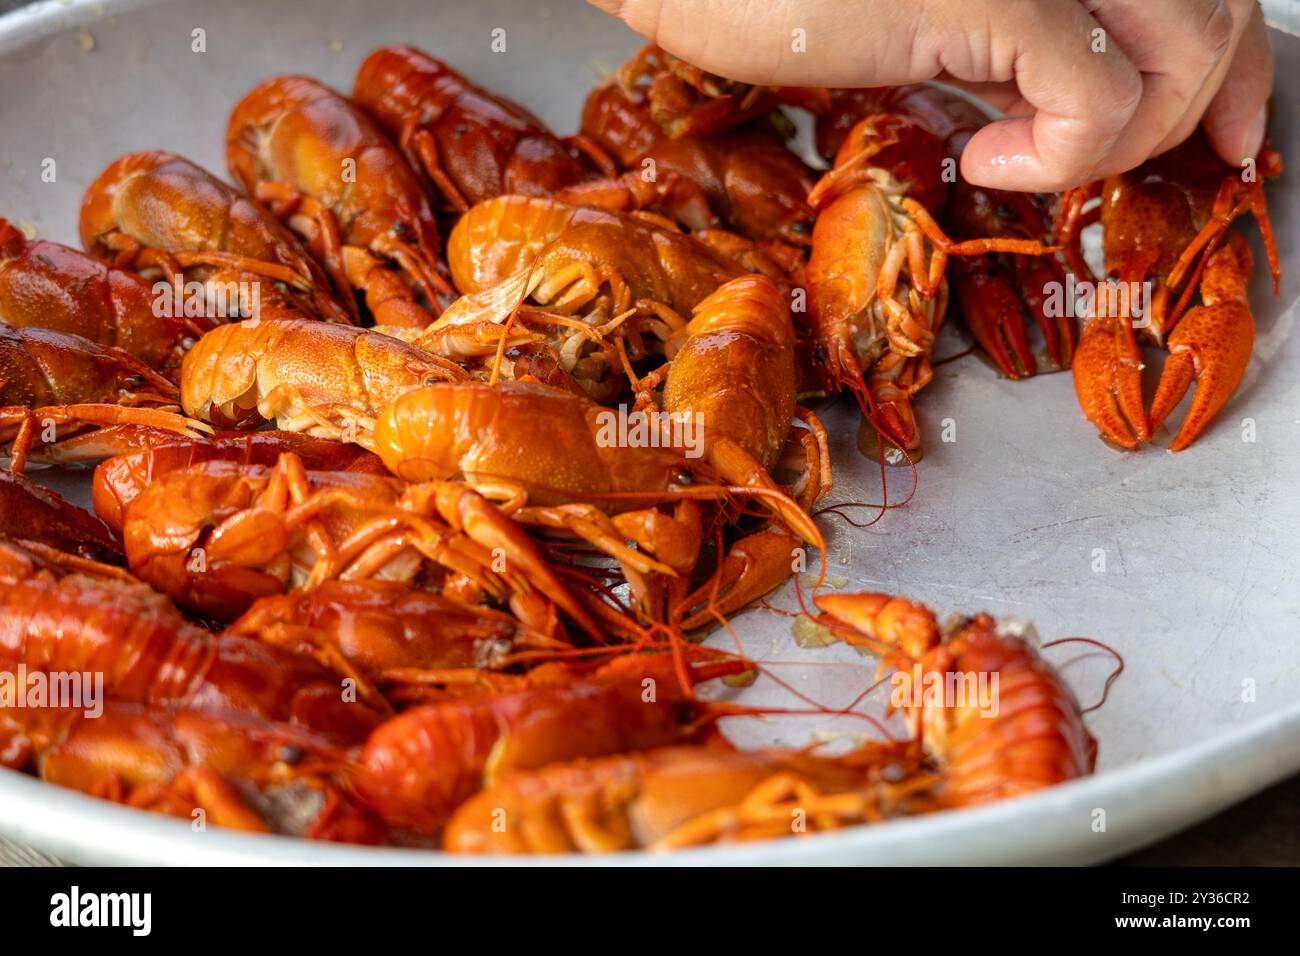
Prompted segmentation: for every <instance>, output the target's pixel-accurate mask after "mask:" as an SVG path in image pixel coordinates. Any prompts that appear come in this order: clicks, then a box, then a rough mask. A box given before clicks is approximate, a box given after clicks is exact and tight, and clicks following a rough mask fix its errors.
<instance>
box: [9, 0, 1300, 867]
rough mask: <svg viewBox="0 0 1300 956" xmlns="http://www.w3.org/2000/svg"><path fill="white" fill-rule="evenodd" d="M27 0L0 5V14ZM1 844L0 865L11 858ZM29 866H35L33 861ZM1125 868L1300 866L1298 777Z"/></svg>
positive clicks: (1149, 851) (1150, 851)
mask: <svg viewBox="0 0 1300 956" xmlns="http://www.w3.org/2000/svg"><path fill="white" fill-rule="evenodd" d="M28 2H29V0H0V14H3V13H6V12H8V11H10V10H14V9H17V8H18V7H21V6H26V4H27V3H28ZM16 856H17V854H15V853H13V851H12V850H11V849H10V845H8V844H5V843H4V842H3V841H0V864H3V863H6V862H9V861H10V860H13V859H15V857H16ZM29 862H36V860H35V859H33V860H30V861H29ZM1118 862H1119V863H1120V864H1122V865H1124V864H1127V865H1138V866H1141V865H1160V866H1182V865H1186V866H1252V865H1253V866H1295V865H1298V864H1300V776H1296V777H1292V778H1291V779H1290V780H1287V781H1285V782H1284V783H1281V784H1278V785H1277V786H1275V787H1273V788H1271V789H1269V790H1265V791H1264V792H1263V793H1261V794H1259V795H1258V796H1256V797H1253V798H1251V799H1250V800H1247V801H1246V802H1245V803H1241V804H1238V805H1237V806H1235V807H1233V808H1232V809H1230V810H1226V811H1224V812H1223V813H1221V814H1219V815H1218V816H1217V817H1213V818H1211V819H1210V820H1208V821H1206V822H1205V823H1203V824H1201V825H1200V826H1197V827H1193V828H1192V829H1190V830H1187V831H1184V832H1183V833H1180V834H1178V835H1177V836H1175V837H1171V838H1170V839H1168V840H1165V841H1164V842H1162V843H1157V844H1156V845H1155V846H1153V847H1151V848H1150V849H1147V850H1143V851H1141V852H1139V853H1135V854H1133V855H1131V856H1127V857H1124V858H1122V859H1121V860H1119V861H1118Z"/></svg>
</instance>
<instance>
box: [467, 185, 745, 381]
mask: <svg viewBox="0 0 1300 956" xmlns="http://www.w3.org/2000/svg"><path fill="white" fill-rule="evenodd" d="M447 259H448V263H449V264H450V267H451V273H452V278H453V280H454V281H455V283H456V287H457V288H459V289H460V290H461V291H462V292H464V293H482V292H484V291H485V290H490V289H494V288H500V287H511V288H513V286H516V285H518V284H519V283H520V282H525V283H526V284H527V288H526V292H527V295H528V298H529V299H530V300H531V301H532V302H535V303H537V304H538V305H539V306H541V307H542V308H543V309H545V310H546V312H547V313H550V315H542V316H540V317H539V319H538V321H539V322H541V323H544V324H549V325H552V326H554V329H555V331H554V333H553V334H552V335H551V336H550V339H551V343H552V345H553V347H554V349H555V351H556V353H557V354H558V355H559V358H560V363H561V366H562V367H563V368H564V370H565V371H567V372H570V373H571V374H572V375H573V376H574V377H575V378H576V379H577V381H578V382H579V383H580V384H581V385H582V386H583V387H584V388H585V389H586V390H587V392H588V394H589V395H591V396H592V397H594V398H597V399H599V400H604V399H606V398H609V397H612V395H613V393H614V391H615V389H616V388H617V386H618V382H617V376H618V375H619V373H620V372H622V371H623V370H624V362H623V358H624V356H626V358H627V359H628V360H629V361H636V360H638V359H640V358H643V357H644V356H645V355H647V354H649V353H651V352H652V351H655V350H657V346H655V345H654V343H656V342H662V341H663V340H664V339H666V338H668V337H669V336H670V335H672V334H673V332H675V331H676V330H678V329H680V328H682V327H683V326H684V325H685V324H686V320H685V319H684V318H682V316H683V314H685V313H686V312H689V311H690V310H691V309H693V308H694V307H695V306H696V305H697V304H699V302H701V301H702V300H703V299H704V298H705V296H707V295H709V294H710V293H711V292H712V291H713V290H714V289H716V288H717V287H718V286H719V285H721V284H722V283H723V282H725V281H727V280H728V279H731V278H734V277H736V276H737V275H740V274H741V273H742V271H743V270H742V269H741V268H740V266H738V265H737V264H735V263H733V262H731V261H729V260H727V259H726V258H724V257H723V256H721V255H719V254H718V253H716V252H715V251H713V250H712V249H710V248H708V247H707V246H705V245H704V244H703V243H701V242H698V241H697V240H695V239H693V238H691V237H690V236H687V235H685V234H683V233H681V232H679V231H678V230H676V229H675V228H672V227H669V226H667V225H665V224H661V223H658V222H653V221H649V220H647V219H644V218H640V217H634V216H628V215H623V214H620V213H616V212H611V211H609V210H606V209H598V208H595V207H590V206H573V205H570V204H568V203H562V202H559V201H557V200H554V199H546V198H539V197H527V196H500V197H498V198H496V199H491V200H488V201H487V202H483V203H479V204H478V205H477V206H475V207H474V208H473V209H471V210H470V211H469V212H467V213H466V214H465V215H464V216H462V217H461V218H460V221H459V222H457V223H456V227H455V228H454V229H453V230H452V233H451V238H450V239H449V240H448V242H447ZM647 338H649V339H650V340H651V342H650V343H647V342H646V339H647Z"/></svg>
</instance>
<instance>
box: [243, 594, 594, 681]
mask: <svg viewBox="0 0 1300 956" xmlns="http://www.w3.org/2000/svg"><path fill="white" fill-rule="evenodd" d="M453 592H454V588H450V589H446V590H444V593H442V594H435V593H433V592H431V591H426V590H423V589H420V588H412V587H410V586H409V585H407V584H403V583H400V582H396V581H380V580H373V579H372V580H358V581H324V582H322V583H321V584H319V585H317V586H316V587H313V588H308V589H305V590H297V591H291V592H289V593H288V594H276V595H271V596H268V597H264V598H259V599H258V600H257V601H255V602H254V603H253V605H252V606H251V607H250V608H249V609H248V610H247V611H246V612H245V613H244V614H243V616H242V617H240V618H239V619H238V620H237V621H235V622H234V623H233V624H231V625H230V627H229V628H227V629H226V633H228V634H241V635H243V636H245V637H250V638H257V639H258V640H261V641H266V642H269V643H272V644H277V645H279V646H281V647H284V648H286V649H288V650H292V651H294V652H295V653H298V654H304V655H306V656H308V657H314V658H317V659H318V660H321V661H322V662H323V663H326V664H327V665H328V666H330V667H331V668H332V669H334V670H338V671H343V670H345V669H349V668H350V669H352V670H355V671H356V674H357V680H358V683H360V682H362V681H367V682H370V683H372V684H376V685H381V686H382V687H383V688H384V694H385V696H387V697H388V698H389V699H390V700H393V701H394V702H397V701H406V700H420V699H422V698H425V697H428V696H435V697H436V696H440V695H442V694H445V693H446V692H447V691H446V689H447V688H448V687H452V688H454V687H457V686H466V685H473V684H475V682H476V681H478V680H480V679H482V678H483V677H484V675H485V674H488V675H491V674H492V673H493V672H495V671H497V670H500V669H503V668H505V667H508V666H510V665H512V664H513V663H515V662H516V661H517V660H519V659H527V655H532V654H541V655H544V654H545V653H547V652H550V651H555V650H557V649H563V648H567V647H571V645H570V644H568V642H566V641H563V640H558V639H556V638H554V637H551V636H548V634H546V633H542V632H540V631H537V630H536V629H534V628H531V627H529V626H528V625H526V624H524V623H523V622H521V621H520V620H519V619H518V618H516V617H514V616H512V615H510V614H507V613H505V612H503V611H497V610H493V609H492V608H489V607H485V606H483V605H481V604H471V603H466V602H465V601H459V600H456V599H455V598H454V597H451V596H450V594H451V593H453ZM466 597H467V598H470V599H473V598H474V597H475V594H474V593H473V589H470V593H468V594H467V595H466Z"/></svg>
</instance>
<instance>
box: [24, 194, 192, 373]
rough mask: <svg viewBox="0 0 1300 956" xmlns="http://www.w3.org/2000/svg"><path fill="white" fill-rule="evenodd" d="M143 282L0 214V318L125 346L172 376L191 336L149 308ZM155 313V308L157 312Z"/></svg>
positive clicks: (180, 320) (180, 322)
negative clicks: (31, 236) (32, 236)
mask: <svg viewBox="0 0 1300 956" xmlns="http://www.w3.org/2000/svg"><path fill="white" fill-rule="evenodd" d="M154 301H155V296H154V292H153V289H152V287H151V286H150V284H149V283H148V282H146V281H145V280H144V279H142V278H140V277H139V276H137V275H135V274H134V273H131V272H128V271H126V270H124V269H117V268H114V267H111V266H106V265H104V264H103V263H102V262H100V261H99V260H97V259H94V258H92V257H90V256H88V255H86V254H85V253H83V252H78V251H77V250H76V249H70V248H68V247H67V246H61V245H59V244H58V243H57V242H42V241H38V240H32V241H28V240H27V238H26V237H25V236H24V235H23V234H22V233H21V232H19V231H18V229H16V228H15V227H14V226H13V225H11V224H10V223H9V222H7V221H6V220H4V219H0V322H3V323H4V324H5V325H12V326H18V327H24V328H41V329H50V330H52V331H55V332H66V333H69V334H72V335H78V336H81V337H82V338H84V339H89V340H90V341H92V342H94V343H95V344H97V345H111V346H116V347H117V348H120V349H122V350H123V351H126V352H130V353H131V354H132V355H134V356H135V357H136V358H138V359H139V360H140V361H141V362H143V363H144V364H145V365H148V366H149V367H150V368H156V369H158V370H159V371H161V372H162V373H163V375H164V376H166V377H167V378H169V379H174V378H175V377H176V374H177V372H178V370H179V368H180V363H181V356H182V355H184V354H185V349H186V348H187V346H188V345H189V343H190V342H192V341H193V339H194V337H195V335H194V332H193V331H192V329H191V327H190V325H189V323H188V322H187V321H186V319H185V318H184V316H182V315H169V314H167V312H166V310H155V309H154ZM159 312H162V313H163V314H161V315H160V314H158V313H159Z"/></svg>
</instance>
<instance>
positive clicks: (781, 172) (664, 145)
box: [562, 83, 816, 246]
mask: <svg viewBox="0 0 1300 956" xmlns="http://www.w3.org/2000/svg"><path fill="white" fill-rule="evenodd" d="M582 131H583V133H584V134H585V135H586V136H587V137H588V138H590V139H591V140H593V141H595V142H596V143H598V144H599V145H600V146H601V147H603V148H605V149H607V150H609V152H610V153H611V154H612V155H613V156H614V157H615V158H616V159H617V160H618V163H619V165H620V166H622V167H623V168H624V169H626V170H628V171H629V172H628V174H627V175H629V176H634V177H639V178H646V177H650V178H653V179H655V180H658V179H660V178H663V177H678V178H681V179H686V180H688V181H690V182H692V183H694V184H695V185H696V186H698V187H699V188H700V190H701V191H702V193H703V195H704V197H705V199H706V200H707V203H708V208H709V210H710V211H711V213H712V214H713V215H714V216H716V218H717V220H718V221H719V222H720V223H721V224H722V225H723V226H725V227H726V228H728V229H732V230H735V231H736V232H738V233H740V234H741V235H742V236H745V237H746V238H748V239H751V240H754V241H756V242H760V243H761V242H767V241H772V240H778V241H781V242H785V243H791V244H794V245H796V246H806V245H807V244H808V242H809V240H810V238H811V234H812V224H813V211H812V209H811V207H809V205H808V202H807V197H808V193H809V192H810V191H811V190H812V188H813V185H814V184H815V183H816V176H815V174H814V173H813V171H812V170H811V169H810V168H809V167H808V165H807V164H806V163H804V162H803V160H801V159H800V158H799V157H798V156H797V155H795V153H794V152H792V151H791V150H790V149H789V148H788V147H787V146H786V145H785V142H784V141H783V140H782V138H781V136H780V135H779V134H778V133H777V132H776V130H775V129H773V128H772V127H771V125H770V124H764V123H762V122H754V123H751V124H747V125H745V126H744V127H741V128H738V129H730V130H725V131H723V132H720V133H715V134H713V135H711V136H704V135H699V134H692V135H682V136H677V137H673V136H669V135H667V134H666V133H664V131H663V130H662V129H661V127H660V126H659V125H658V124H657V123H656V122H654V120H653V119H651V116H650V111H649V109H648V107H647V104H646V100H645V95H644V93H643V92H642V91H640V90H633V91H631V92H630V93H628V92H625V91H624V89H623V88H622V87H621V86H620V85H619V84H617V83H610V84H607V85H605V86H601V87H598V88H597V89H595V90H593V91H592V93H591V95H590V96H588V97H587V103H586V106H585V107H584V109H583V113H582ZM562 198H569V197H568V196H563V197H562ZM588 201H590V200H588ZM666 211H667V212H668V213H669V214H672V213H673V210H672V209H669V210H666ZM675 218H677V219H678V221H681V222H683V223H684V224H685V225H688V226H692V227H693V228H697V229H698V228H700V226H699V224H698V221H687V220H685V219H683V218H682V217H681V216H676V217H675Z"/></svg>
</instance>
